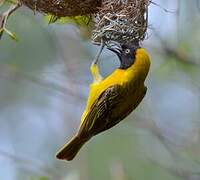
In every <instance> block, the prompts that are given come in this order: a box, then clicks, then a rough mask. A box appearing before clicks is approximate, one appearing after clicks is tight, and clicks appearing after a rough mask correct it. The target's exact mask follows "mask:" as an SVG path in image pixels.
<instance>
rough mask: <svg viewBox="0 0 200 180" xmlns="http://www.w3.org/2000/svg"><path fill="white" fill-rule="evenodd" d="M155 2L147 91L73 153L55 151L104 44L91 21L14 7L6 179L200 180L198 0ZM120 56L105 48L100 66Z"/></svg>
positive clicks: (1, 53)
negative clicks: (55, 18)
mask: <svg viewBox="0 0 200 180" xmlns="http://www.w3.org/2000/svg"><path fill="white" fill-rule="evenodd" d="M155 2H156V3H157V4H158V5H159V6H160V7H159V6H157V5H155V4H152V5H150V9H149V31H148V38H147V39H146V40H145V41H144V43H143V46H144V47H145V48H146V49H147V50H148V51H149V54H150V56H151V61H152V66H151V72H150V73H149V76H148V79H147V80H146V85H147V87H148V92H147V95H146V97H145V98H144V100H143V102H142V103H141V104H140V106H139V107H138V108H137V109H136V110H135V111H134V112H133V113H132V114H131V115H130V116H129V117H128V118H126V120H125V121H123V122H122V123H121V124H120V125H118V126H116V127H114V128H112V129H111V130H109V131H106V132H105V133H102V134H101V135H99V136H96V137H94V138H93V139H92V140H91V141H90V142H88V143H87V144H86V145H85V146H84V147H83V148H82V149H81V151H80V153H79V154H78V155H77V157H76V158H75V160H73V161H72V162H61V161H58V160H56V159H55V153H56V151H57V150H58V149H59V148H60V147H61V146H62V145H63V144H64V143H65V142H66V140H68V139H70V138H71V137H72V136H73V134H74V133H75V132H76V129H77V128H78V126H79V121H80V117H81V113H82V111H83V109H84V106H85V102H86V99H87V94H88V87H89V83H90V82H91V80H92V78H91V75H90V72H89V66H90V63H91V62H92V59H93V58H94V56H95V54H96V52H97V50H98V47H96V46H94V45H92V43H91V42H90V40H87V39H86V38H85V36H86V31H85V29H81V30H79V29H78V28H77V27H75V26H73V25H69V24H68V25H66V24H65V25H64V24H63V25H61V24H51V25H48V24H47V23H46V22H45V21H44V18H43V16H42V15H38V14H37V15H34V14H33V12H32V11H31V10H29V9H27V8H21V9H20V10H18V11H17V12H16V13H15V14H14V15H13V16H11V17H10V19H9V21H8V25H7V28H8V29H9V30H11V31H13V32H15V33H16V34H17V36H18V39H19V42H15V41H13V40H11V39H10V38H9V37H8V35H6V34H4V36H3V39H2V40H1V41H0V180H102V179H103V180H200V138H199V133H200V51H199V47H200V31H199V29H200V7H199V6H198V5H199V2H198V1H196V0H193V1H188V0H181V1H180V0H177V1H174V0H167V1H166V0H157V1H155ZM162 7H163V8H162ZM166 10H167V11H166ZM118 65H119V62H118V60H117V57H116V56H114V55H113V54H112V53H110V52H109V51H108V50H105V51H104V53H103V54H102V56H101V63H100V67H101V72H102V74H103V75H104V76H106V75H108V74H109V73H110V72H112V70H113V69H115V68H116V67H117V66H118Z"/></svg>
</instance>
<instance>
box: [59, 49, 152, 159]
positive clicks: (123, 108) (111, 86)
mask: <svg viewBox="0 0 200 180" xmlns="http://www.w3.org/2000/svg"><path fill="white" fill-rule="evenodd" d="M128 50H129V51H130V53H132V54H128V53H129V51H127V54H126V49H123V50H122V52H121V54H120V56H123V57H122V58H121V65H124V67H123V68H118V69H116V70H115V71H114V72H113V73H112V74H111V75H109V76H108V77H107V78H105V79H103V78H102V77H101V75H100V74H99V69H98V67H97V65H96V64H92V66H91V73H92V75H93V77H94V82H93V83H92V84H91V85H90V92H89V97H88V101H87V105H86V108H85V110H84V112H83V114H82V117H81V124H80V127H79V130H78V132H77V134H76V135H75V136H74V138H72V140H71V141H70V142H69V143H67V144H66V145H65V146H64V147H63V148H62V149H61V150H60V151H59V152H58V154H57V156H56V157H57V158H58V159H65V160H72V159H73V158H74V157H75V155H76V154H77V152H78V151H79V149H80V148H81V147H82V145H83V144H84V143H85V142H87V141H88V140H89V139H90V138H91V137H92V136H94V135H96V134H98V133H100V132H102V131H105V130H107V129H109V128H111V127H113V126H114V125H116V124H117V123H119V122H120V121H121V120H123V119H124V118H125V117H126V116H127V115H128V114H130V113H131V112H132V111H133V110H134V109H135V108H136V107H137V106H138V104H139V103H140V102H141V101H142V99H143V97H144V96H145V93H146V87H145V86H144V81H145V78H146V76H147V74H148V71H149V67H150V60H149V56H148V54H147V52H146V51H145V50H144V49H143V48H138V47H137V48H132V49H128ZM133 53H134V54H133ZM130 57H132V59H130Z"/></svg>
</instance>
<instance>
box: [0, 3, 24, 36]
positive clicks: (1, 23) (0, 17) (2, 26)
mask: <svg viewBox="0 0 200 180" xmlns="http://www.w3.org/2000/svg"><path fill="white" fill-rule="evenodd" d="M20 6H21V4H20V3H19V2H18V3H17V4H12V5H11V6H10V8H9V9H8V10H7V11H5V12H4V13H3V14H0V39H1V37H2V35H3V32H4V31H6V32H7V33H8V34H9V35H10V36H11V37H12V33H10V32H9V31H8V30H7V29H6V23H7V20H8V18H9V17H10V15H11V14H12V13H13V12H15V11H16V10H17V9H18V8H19V7H20ZM13 38H14V39H15V37H14V36H13Z"/></svg>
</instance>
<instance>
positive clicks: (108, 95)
mask: <svg viewBox="0 0 200 180" xmlns="http://www.w3.org/2000/svg"><path fill="white" fill-rule="evenodd" d="M123 99H124V88H122V87H121V86H120V85H114V86H111V87H109V88H108V89H106V90H105V91H104V92H102V94H101V95H100V96H99V98H98V99H97V100H96V101H95V102H94V104H93V105H92V107H91V109H90V112H89V113H88V114H87V116H86V118H85V119H84V121H83V123H82V125H81V127H80V129H79V132H78V134H79V135H80V136H82V138H84V136H85V138H89V137H92V136H94V135H96V134H98V133H100V132H102V131H104V130H106V129H109V128H111V127H112V126H114V125H115V124H117V123H118V122H119V121H120V120H121V119H120V114H119V116H117V117H118V118H115V119H111V117H112V114H113V112H114V111H115V109H116V108H117V107H119V106H120V105H121V104H122V101H123ZM115 113H118V112H115ZM111 122H112V123H111ZM108 124H109V127H108Z"/></svg>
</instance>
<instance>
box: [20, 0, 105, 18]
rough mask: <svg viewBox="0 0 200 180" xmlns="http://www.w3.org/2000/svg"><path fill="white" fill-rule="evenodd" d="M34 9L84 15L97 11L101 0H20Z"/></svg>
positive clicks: (55, 13) (67, 14)
mask: <svg viewBox="0 0 200 180" xmlns="http://www.w3.org/2000/svg"><path fill="white" fill-rule="evenodd" d="M20 2H21V4H23V5H25V6H27V7H29V8H30V9H32V10H34V11H38V12H41V13H44V14H51V15H53V16H55V17H58V18H60V17H66V16H82V15H90V14H94V13H96V12H97V10H98V7H99V6H101V0H20Z"/></svg>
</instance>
